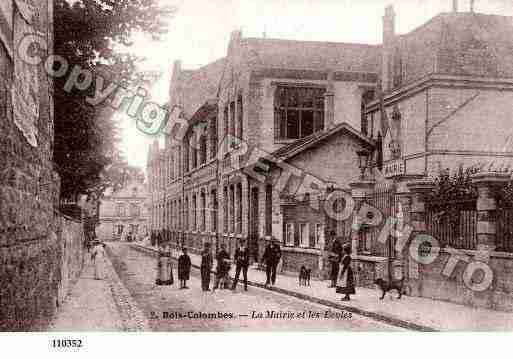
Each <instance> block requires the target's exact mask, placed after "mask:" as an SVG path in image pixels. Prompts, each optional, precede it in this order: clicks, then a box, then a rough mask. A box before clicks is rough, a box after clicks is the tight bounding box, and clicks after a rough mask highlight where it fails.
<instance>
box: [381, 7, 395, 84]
mask: <svg viewBox="0 0 513 359" xmlns="http://www.w3.org/2000/svg"><path fill="white" fill-rule="evenodd" d="M394 44H395V12H394V7H393V6H392V5H389V6H387V7H386V9H385V16H383V50H382V51H383V54H382V56H383V58H382V69H381V76H382V79H383V80H382V81H383V90H384V91H388V90H390V89H391V87H392V64H393V56H394Z"/></svg>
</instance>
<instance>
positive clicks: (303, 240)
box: [299, 223, 310, 248]
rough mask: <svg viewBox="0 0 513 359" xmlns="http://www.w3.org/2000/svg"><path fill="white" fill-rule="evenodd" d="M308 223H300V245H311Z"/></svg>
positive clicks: (304, 246) (303, 246)
mask: <svg viewBox="0 0 513 359" xmlns="http://www.w3.org/2000/svg"><path fill="white" fill-rule="evenodd" d="M309 229H310V228H309V225H308V223H300V224H299V246H300V247H302V248H307V247H308V246H309V245H310V230H309Z"/></svg>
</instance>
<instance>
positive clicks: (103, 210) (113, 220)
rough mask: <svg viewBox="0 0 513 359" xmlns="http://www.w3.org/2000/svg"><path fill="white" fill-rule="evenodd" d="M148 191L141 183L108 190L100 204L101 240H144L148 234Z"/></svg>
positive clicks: (99, 229) (98, 229) (98, 233)
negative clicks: (113, 190)
mask: <svg viewBox="0 0 513 359" xmlns="http://www.w3.org/2000/svg"><path fill="white" fill-rule="evenodd" d="M147 196H148V191H147V188H146V185H145V184H144V183H141V182H139V181H132V182H129V183H128V184H127V185H126V186H125V187H123V188H122V189H120V190H118V191H115V192H112V190H107V193H106V194H105V197H104V198H103V199H102V201H101V204H100V213H99V217H100V224H99V226H98V228H97V235H98V238H99V239H101V240H108V241H110V240H127V237H128V236H131V237H132V239H133V238H136V239H142V238H143V237H145V236H146V235H147V234H148V218H149V211H148V208H147V202H146V201H147Z"/></svg>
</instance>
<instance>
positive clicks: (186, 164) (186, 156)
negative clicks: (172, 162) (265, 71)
mask: <svg viewBox="0 0 513 359" xmlns="http://www.w3.org/2000/svg"><path fill="white" fill-rule="evenodd" d="M189 149H190V138H189V136H186V137H185V141H184V146H183V154H184V156H183V168H184V172H189Z"/></svg>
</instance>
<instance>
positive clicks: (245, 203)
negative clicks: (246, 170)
mask: <svg viewBox="0 0 513 359" xmlns="http://www.w3.org/2000/svg"><path fill="white" fill-rule="evenodd" d="M249 195H250V193H249V180H248V178H247V177H244V178H243V179H242V224H241V225H242V235H243V236H244V237H246V238H247V237H248V236H249V223H248V218H249V210H250V209H249V204H250V203H249V201H250V200H249ZM248 245H249V243H248Z"/></svg>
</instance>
